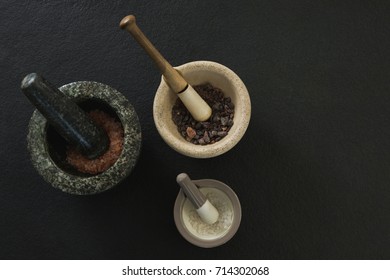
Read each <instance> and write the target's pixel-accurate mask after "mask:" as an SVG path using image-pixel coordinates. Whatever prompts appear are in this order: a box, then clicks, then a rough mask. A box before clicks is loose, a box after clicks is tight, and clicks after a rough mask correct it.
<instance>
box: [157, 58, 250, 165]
mask: <svg viewBox="0 0 390 280" xmlns="http://www.w3.org/2000/svg"><path fill="white" fill-rule="evenodd" d="M175 69H177V70H178V71H179V72H180V73H181V74H182V75H183V76H184V78H185V79H186V80H187V82H188V83H189V84H191V85H192V86H195V85H200V84H204V83H210V84H211V85H213V86H214V87H217V88H220V89H221V90H222V91H223V92H224V94H225V97H230V98H231V99H232V102H233V104H234V106H235V107H234V118H233V121H234V124H233V126H232V127H231V129H230V131H229V133H228V135H226V136H225V137H224V138H222V139H221V140H220V141H218V142H216V143H214V144H208V145H203V146H202V145H195V144H192V143H190V142H187V141H186V140H185V139H184V138H183V136H181V135H180V133H179V132H178V130H177V126H176V125H175V123H174V122H173V120H172V107H173V105H174V104H175V101H176V98H178V97H177V95H176V94H175V93H174V92H173V91H172V90H171V89H170V88H169V86H168V85H167V84H166V82H165V81H164V79H163V78H162V79H161V83H160V85H159V87H158V89H157V92H156V95H155V98H154V104H153V118H154V123H155V125H156V128H157V130H158V132H159V133H160V135H161V137H162V138H163V139H164V141H165V142H166V143H167V144H168V145H169V146H170V147H171V148H173V149H174V150H175V151H177V152H178V153H180V154H183V155H186V156H189V157H194V158H211V157H215V156H218V155H221V154H223V153H225V152H227V151H229V150H230V149H231V148H233V147H234V146H235V145H236V144H237V143H238V142H239V141H240V140H241V138H242V137H243V136H244V134H245V131H246V129H247V127H248V125H249V120H250V116H251V103H250V98H249V94H248V90H247V89H246V87H245V85H244V83H243V82H242V80H241V79H240V78H239V77H238V76H237V74H235V73H234V72H233V71H232V70H230V69H229V68H227V67H226V66H223V65H221V64H219V63H216V62H212V61H194V62H189V63H186V64H183V65H181V66H178V67H175Z"/></svg>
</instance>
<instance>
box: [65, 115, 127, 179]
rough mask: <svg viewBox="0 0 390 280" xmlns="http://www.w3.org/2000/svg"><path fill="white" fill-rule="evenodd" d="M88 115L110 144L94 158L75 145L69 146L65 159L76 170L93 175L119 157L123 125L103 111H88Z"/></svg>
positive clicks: (105, 168) (109, 165)
mask: <svg viewBox="0 0 390 280" xmlns="http://www.w3.org/2000/svg"><path fill="white" fill-rule="evenodd" d="M88 115H89V117H90V118H91V119H92V120H93V121H94V122H95V123H96V124H97V125H99V126H101V127H102V128H103V129H104V130H105V131H106V133H107V136H108V138H109V140H110V146H109V147H108V149H107V151H106V152H105V153H104V154H103V155H101V156H100V157H98V158H96V159H88V158H87V157H86V156H84V155H83V154H81V153H80V152H79V151H78V150H77V149H76V148H75V147H73V146H69V147H68V149H67V152H66V156H67V158H66V159H67V161H68V163H69V164H70V165H72V166H73V167H75V168H76V169H77V170H78V171H80V172H83V173H87V174H91V175H95V174H98V173H102V172H104V171H106V170H107V169H108V168H110V167H111V166H112V165H113V164H114V163H115V162H116V161H117V159H118V158H119V156H120V154H121V152H122V147H123V141H124V139H123V138H124V136H123V127H122V125H121V123H120V122H118V121H116V120H115V119H114V118H112V117H111V116H110V115H108V114H107V113H105V112H102V111H99V110H94V111H90V112H89V113H88Z"/></svg>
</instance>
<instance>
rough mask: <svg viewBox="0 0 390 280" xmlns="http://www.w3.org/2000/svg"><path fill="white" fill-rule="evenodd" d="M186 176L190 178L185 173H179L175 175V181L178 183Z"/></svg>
mask: <svg viewBox="0 0 390 280" xmlns="http://www.w3.org/2000/svg"><path fill="white" fill-rule="evenodd" d="M187 178H188V179H190V178H189V177H188V175H187V173H180V174H179V175H177V177H176V182H177V183H178V184H180V183H181V182H183V181H184V180H186V179H187Z"/></svg>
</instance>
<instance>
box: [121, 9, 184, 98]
mask: <svg viewBox="0 0 390 280" xmlns="http://www.w3.org/2000/svg"><path fill="white" fill-rule="evenodd" d="M119 26H120V28H122V29H126V30H127V31H128V32H129V33H130V34H131V35H133V37H134V39H135V40H136V41H137V42H138V44H140V45H141V47H142V48H143V49H144V50H145V51H146V53H147V54H148V55H149V56H150V57H151V58H152V59H153V61H154V62H155V63H156V65H157V67H158V68H159V69H160V71H161V74H162V75H163V76H164V78H165V81H166V82H167V84H168V85H169V87H170V88H171V89H172V90H173V91H174V92H175V93H181V92H182V91H184V90H185V89H186V88H187V86H188V83H187V82H186V80H184V78H183V77H182V75H180V73H179V72H177V71H176V70H175V69H174V68H173V67H172V65H170V64H169V62H168V61H167V60H166V59H165V58H164V57H163V56H162V55H161V53H160V52H159V51H158V50H157V49H156V48H155V47H154V46H153V44H152V43H151V42H150V41H149V39H148V38H146V36H145V34H144V33H143V32H142V31H141V30H140V29H139V27H138V26H137V24H136V22H135V16H133V15H129V16H125V17H124V18H123V19H122V20H121V22H120V24H119Z"/></svg>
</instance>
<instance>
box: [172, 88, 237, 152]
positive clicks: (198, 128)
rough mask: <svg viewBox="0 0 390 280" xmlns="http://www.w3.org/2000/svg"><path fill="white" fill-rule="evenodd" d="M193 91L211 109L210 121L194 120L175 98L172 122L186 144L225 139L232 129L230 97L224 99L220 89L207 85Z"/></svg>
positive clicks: (208, 142) (210, 142) (207, 142)
mask: <svg viewBox="0 0 390 280" xmlns="http://www.w3.org/2000/svg"><path fill="white" fill-rule="evenodd" d="M194 89H195V90H196V92H198V93H199V95H200V96H201V97H202V98H203V99H204V100H205V101H206V103H207V104H208V105H209V106H210V107H211V109H212V114H211V117H210V119H209V120H207V121H205V122H198V121H196V120H194V118H193V117H192V116H191V114H190V113H189V111H188V110H187V108H186V107H185V106H184V104H183V102H181V100H180V98H177V100H176V102H175V104H174V105H173V108H172V120H173V122H174V123H175V124H176V126H177V129H178V131H179V133H180V134H181V135H182V136H183V137H184V138H185V139H186V140H187V141H188V142H191V143H193V144H197V145H206V144H213V143H215V142H217V141H219V140H221V139H222V138H223V137H225V136H226V135H227V134H228V132H229V130H230V128H231V127H232V125H233V118H234V104H233V103H232V100H231V98H230V97H224V93H223V92H222V90H221V89H219V88H216V87H214V86H212V85H211V84H209V83H207V84H202V85H197V86H194Z"/></svg>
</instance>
